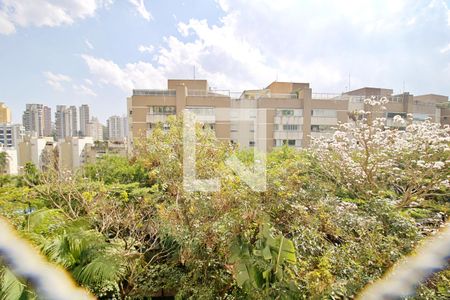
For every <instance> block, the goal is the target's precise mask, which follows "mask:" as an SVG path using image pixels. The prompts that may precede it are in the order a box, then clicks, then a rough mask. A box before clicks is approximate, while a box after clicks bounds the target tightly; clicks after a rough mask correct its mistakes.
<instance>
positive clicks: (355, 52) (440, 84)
mask: <svg viewBox="0 0 450 300" xmlns="http://www.w3.org/2000/svg"><path fill="white" fill-rule="evenodd" d="M218 4H219V5H220V7H221V8H222V10H223V11H224V13H225V15H224V17H223V18H222V19H221V21H220V22H219V23H218V24H216V25H210V24H209V23H208V22H207V21H206V20H199V19H191V20H189V21H188V22H184V23H179V24H178V32H179V34H178V35H174V36H168V37H165V38H164V44H163V45H162V47H158V50H157V51H155V53H154V56H153V60H152V63H149V62H143V61H139V62H137V63H131V64H127V65H125V66H119V65H117V64H116V63H114V62H113V61H108V60H104V59H102V58H94V57H86V56H85V57H84V59H85V61H86V63H87V64H88V66H89V68H90V71H91V73H93V74H94V75H95V76H96V77H97V78H98V79H99V80H100V81H101V82H103V83H109V84H112V85H116V86H118V87H120V88H121V89H123V90H124V91H128V92H130V90H131V89H132V88H133V87H134V88H135V87H144V88H158V87H164V86H165V80H166V79H167V78H174V77H175V78H180V77H184V78H192V76H193V67H194V66H195V68H196V74H197V78H205V79H208V80H209V81H210V85H211V86H212V87H218V88H225V89H232V90H242V89H249V88H261V87H265V86H267V85H268V84H269V83H270V82H272V81H273V80H275V79H276V78H277V77H278V80H280V81H299V82H310V83H311V84H312V87H313V89H314V91H316V92H342V91H344V90H345V88H346V86H348V74H349V73H351V85H352V87H353V88H357V87H359V86H370V85H373V86H382V87H390V88H394V89H397V90H400V89H401V87H402V85H403V81H404V80H405V81H406V82H407V83H408V86H410V87H414V89H415V90H420V91H422V92H426V91H434V92H439V91H442V90H444V89H446V90H447V91H449V92H450V90H448V87H447V86H448V83H447V82H446V81H447V79H448V76H446V75H447V73H446V72H447V71H446V70H444V69H445V66H448V65H449V61H448V57H447V56H444V55H438V56H436V54H437V53H439V50H440V49H445V48H444V47H446V46H447V45H448V41H449V40H450V28H449V26H447V23H448V15H447V11H448V8H447V6H446V4H445V2H443V1H442V0H434V1H433V5H428V4H429V3H428V2H418V3H415V4H410V2H409V1H406V0H399V1H394V2H392V1H390V0H380V1H372V2H367V1H358V2H354V1H350V0H344V1H342V2H339V3H336V2H335V1H320V3H318V2H317V1H301V2H299V1H295V0H286V1H278V2H276V1H271V0H270V1H269V0H261V1H257V2H256V1H238V0H226V1H223V0H222V1H218ZM412 16H413V17H412ZM143 49H144V48H142V50H143ZM152 50H154V49H152ZM146 76H149V78H146ZM412 92H414V90H413V91H412Z"/></svg>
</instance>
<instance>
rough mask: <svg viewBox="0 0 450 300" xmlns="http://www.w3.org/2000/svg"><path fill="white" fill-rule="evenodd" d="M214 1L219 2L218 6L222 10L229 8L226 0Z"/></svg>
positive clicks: (225, 10)
mask: <svg viewBox="0 0 450 300" xmlns="http://www.w3.org/2000/svg"><path fill="white" fill-rule="evenodd" d="M216 3H217V4H219V7H220V8H221V9H222V10H223V11H224V12H227V11H228V10H229V9H230V4H229V3H228V0H216Z"/></svg>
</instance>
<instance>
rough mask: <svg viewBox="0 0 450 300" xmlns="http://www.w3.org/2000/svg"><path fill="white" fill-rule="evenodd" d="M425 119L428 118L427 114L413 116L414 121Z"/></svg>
mask: <svg viewBox="0 0 450 300" xmlns="http://www.w3.org/2000/svg"><path fill="white" fill-rule="evenodd" d="M427 118H429V116H428V115H427V114H419V113H414V114H413V119H414V120H415V121H425V120H426V119H427Z"/></svg>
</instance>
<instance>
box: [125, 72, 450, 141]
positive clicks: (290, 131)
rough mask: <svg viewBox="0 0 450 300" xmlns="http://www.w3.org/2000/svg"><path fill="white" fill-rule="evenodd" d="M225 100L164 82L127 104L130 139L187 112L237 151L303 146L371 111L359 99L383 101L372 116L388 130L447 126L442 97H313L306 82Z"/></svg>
mask: <svg viewBox="0 0 450 300" xmlns="http://www.w3.org/2000/svg"><path fill="white" fill-rule="evenodd" d="M230 95H231V94H230V93H229V92H228V93H224V92H222V91H213V90H210V89H209V88H208V83H207V82H206V80H169V81H168V89H167V90H134V91H133V95H132V96H131V97H130V98H128V102H127V105H128V114H129V115H128V117H129V122H130V127H129V131H130V140H132V139H133V138H136V137H139V136H145V134H148V133H149V132H151V129H152V128H153V127H154V125H155V124H156V123H158V122H162V123H164V122H165V121H166V119H167V116H168V115H175V114H179V113H180V112H182V111H183V109H188V110H190V111H192V112H194V113H195V114H196V115H197V116H198V117H200V118H199V119H201V121H202V122H203V123H204V124H205V125H208V126H211V128H214V129H215V131H216V136H217V137H218V138H219V139H222V140H227V141H231V142H232V143H237V144H239V145H240V146H241V147H243V148H247V147H255V146H256V147H261V148H264V149H266V150H270V149H272V148H273V147H278V146H282V145H284V144H287V145H289V146H292V147H297V148H300V147H308V146H309V144H310V138H311V137H318V136H328V135H331V134H332V133H333V132H334V128H335V127H336V125H337V124H338V123H344V122H348V121H349V118H351V115H352V114H351V113H352V112H354V111H359V110H366V111H370V110H371V109H372V107H371V106H370V105H368V104H366V103H364V99H366V98H371V97H375V98H378V99H379V98H381V97H386V98H387V99H388V100H389V102H388V103H387V104H386V105H385V106H386V111H385V112H382V113H381V112H380V113H376V114H375V115H377V116H381V117H386V119H387V125H388V126H391V125H393V118H394V116H395V115H401V116H403V117H406V115H407V114H412V115H413V118H414V121H417V122H420V121H423V120H425V119H427V118H431V120H432V121H437V122H439V121H441V122H443V123H445V122H447V123H448V122H449V121H450V120H449V117H450V116H449V111H450V108H449V106H448V97H447V96H441V95H434V94H428V95H421V96H413V95H412V94H410V93H408V92H405V93H402V94H393V90H392V89H385V88H373V87H364V88H361V89H357V90H352V91H349V92H346V93H342V94H330V93H313V91H312V89H311V87H310V85H309V83H297V82H273V83H271V84H270V85H268V86H267V87H266V88H264V89H260V90H246V91H244V92H243V93H242V94H240V96H239V97H230ZM226 109H230V110H229V111H230V114H229V115H228V116H225V117H224V116H223V115H221V114H220V112H221V111H224V110H226ZM255 124H256V125H255ZM255 126H258V127H257V128H258V130H255V128H256V127H255ZM130 146H131V145H130Z"/></svg>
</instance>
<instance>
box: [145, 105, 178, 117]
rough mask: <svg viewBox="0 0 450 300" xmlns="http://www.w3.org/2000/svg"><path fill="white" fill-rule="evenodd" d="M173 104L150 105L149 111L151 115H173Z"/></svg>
mask: <svg viewBox="0 0 450 300" xmlns="http://www.w3.org/2000/svg"><path fill="white" fill-rule="evenodd" d="M175 112H176V110H175V106H152V107H151V108H150V113H151V114H153V115H174V114H175Z"/></svg>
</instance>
